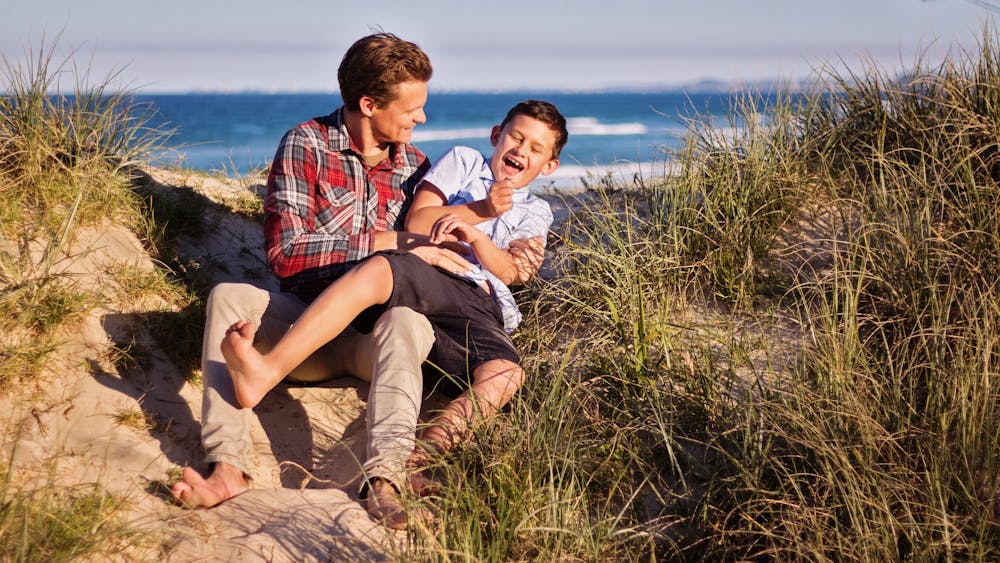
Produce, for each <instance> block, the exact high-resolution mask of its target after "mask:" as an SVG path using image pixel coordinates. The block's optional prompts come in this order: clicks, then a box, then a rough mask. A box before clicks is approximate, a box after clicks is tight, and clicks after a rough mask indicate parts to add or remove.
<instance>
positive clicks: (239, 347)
mask: <svg viewBox="0 0 1000 563" xmlns="http://www.w3.org/2000/svg"><path fill="white" fill-rule="evenodd" d="M256 332H257V327H256V326H255V325H254V324H253V323H249V322H245V321H238V322H236V323H233V325H232V326H230V327H229V330H227V331H226V336H225V338H223V339H222V356H223V357H224V358H226V367H227V368H229V375H230V377H232V378H233V389H234V390H235V391H236V402H237V403H239V404H240V406H241V407H244V408H248V409H250V408H253V407H255V406H257V403H259V402H260V400H261V399H263V398H264V395H267V392H268V391H270V390H271V389H273V388H274V386H275V385H277V384H278V382H279V381H281V375H280V374H276V373H275V372H274V370H273V369H271V368H270V367H269V366H268V365H267V363H266V362H265V360H264V356H262V355H261V354H260V352H258V351H257V349H256V348H254V347H253V336H254V334H255V333H256Z"/></svg>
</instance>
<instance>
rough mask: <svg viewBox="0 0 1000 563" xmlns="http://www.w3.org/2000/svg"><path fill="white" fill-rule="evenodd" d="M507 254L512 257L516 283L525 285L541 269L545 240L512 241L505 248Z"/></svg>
mask: <svg viewBox="0 0 1000 563" xmlns="http://www.w3.org/2000/svg"><path fill="white" fill-rule="evenodd" d="M507 252H509V253H510V255H511V256H513V257H514V267H515V268H517V281H518V282H519V283H526V282H527V281H528V280H529V279H531V276H533V275H535V274H536V273H538V269H539V268H541V267H542V262H543V261H544V260H545V240H544V239H543V238H542V237H532V238H519V239H514V240H512V241H510V245H508V246H507Z"/></svg>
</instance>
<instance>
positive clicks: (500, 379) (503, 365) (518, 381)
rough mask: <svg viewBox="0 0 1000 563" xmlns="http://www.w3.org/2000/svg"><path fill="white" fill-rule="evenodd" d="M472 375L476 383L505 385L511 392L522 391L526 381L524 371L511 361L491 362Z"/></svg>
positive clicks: (477, 369)
mask: <svg viewBox="0 0 1000 563" xmlns="http://www.w3.org/2000/svg"><path fill="white" fill-rule="evenodd" d="M472 375H473V378H474V379H475V380H476V381H484V382H485V381H487V380H493V381H495V382H496V383H503V384H504V386H505V387H507V388H508V389H510V390H511V391H517V390H518V389H520V388H521V385H524V379H525V374H524V369H523V368H522V367H521V366H519V365H518V364H516V363H514V362H512V361H510V360H490V361H488V362H486V363H484V364H482V365H481V366H479V367H477V368H476V369H475V371H474V372H473V374H472Z"/></svg>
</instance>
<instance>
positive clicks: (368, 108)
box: [358, 96, 378, 117]
mask: <svg viewBox="0 0 1000 563" xmlns="http://www.w3.org/2000/svg"><path fill="white" fill-rule="evenodd" d="M358 107H359V109H360V110H361V114H362V115H364V116H365V117H371V116H372V113H374V112H375V110H376V109H377V108H378V104H376V103H375V98H372V97H371V96H361V99H360V100H358Z"/></svg>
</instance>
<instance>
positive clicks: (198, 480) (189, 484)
mask: <svg viewBox="0 0 1000 563" xmlns="http://www.w3.org/2000/svg"><path fill="white" fill-rule="evenodd" d="M249 488H250V487H249V484H248V483H247V480H246V478H245V477H244V476H243V471H241V470H239V469H237V468H235V467H233V466H232V465H229V464H227V463H222V462H219V463H216V464H215V468H214V469H213V470H212V474H211V475H209V477H208V479H205V478H203V477H202V476H201V475H199V474H198V472H197V471H195V470H194V469H191V468H190V467H185V468H184V472H183V474H182V477H181V480H180V481H178V482H176V483H174V486H173V487H172V488H171V493H172V494H173V495H174V499H176V500H177V502H179V503H181V504H183V505H184V506H186V507H187V508H212V507H213V506H216V505H218V504H221V503H223V502H225V501H227V500H229V499H231V498H233V497H235V496H238V495H241V494H243V493H245V492H246V491H247V489H249Z"/></svg>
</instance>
